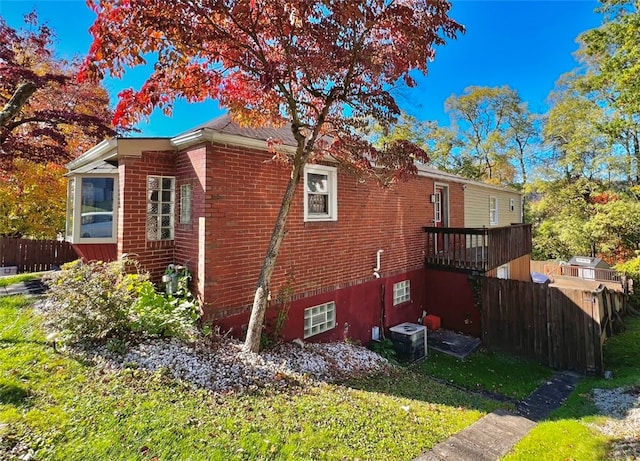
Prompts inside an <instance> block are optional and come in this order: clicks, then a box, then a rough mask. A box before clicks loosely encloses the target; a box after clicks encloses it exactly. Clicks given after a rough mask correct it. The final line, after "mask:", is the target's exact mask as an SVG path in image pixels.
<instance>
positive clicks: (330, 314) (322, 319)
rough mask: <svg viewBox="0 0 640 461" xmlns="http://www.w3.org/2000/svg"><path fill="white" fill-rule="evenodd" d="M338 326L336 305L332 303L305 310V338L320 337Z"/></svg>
mask: <svg viewBox="0 0 640 461" xmlns="http://www.w3.org/2000/svg"><path fill="white" fill-rule="evenodd" d="M335 326H336V303H335V302H333V301H330V302H328V303H324V304H320V305H318V306H313V307H309V308H307V309H305V310H304V337H305V339H306V338H309V337H310V336H314V335H318V334H320V333H323V332H325V331H328V330H331V329H332V328H334V327H335Z"/></svg>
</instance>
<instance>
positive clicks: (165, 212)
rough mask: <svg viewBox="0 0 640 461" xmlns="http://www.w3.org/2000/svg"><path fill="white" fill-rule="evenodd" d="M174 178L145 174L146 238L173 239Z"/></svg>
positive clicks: (151, 239)
mask: <svg viewBox="0 0 640 461" xmlns="http://www.w3.org/2000/svg"><path fill="white" fill-rule="evenodd" d="M175 182H176V180H175V178H174V177H172V176H147V240H150V241H153V240H173V231H174V220H175V218H174V210H175V208H174V207H175V196H176V191H175Z"/></svg>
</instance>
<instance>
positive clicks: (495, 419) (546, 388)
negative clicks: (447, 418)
mask: <svg viewBox="0 0 640 461" xmlns="http://www.w3.org/2000/svg"><path fill="white" fill-rule="evenodd" d="M580 379H581V376H580V375H578V374H576V373H572V372H559V373H556V374H555V375H554V376H553V377H552V378H551V380H550V381H548V382H546V383H545V384H543V385H542V386H540V387H539V388H538V389H537V390H536V391H535V392H533V393H532V394H531V395H530V396H529V397H527V398H526V399H525V400H523V401H522V402H520V403H519V404H518V406H517V410H518V413H519V414H518V415H514V414H511V413H509V412H507V411H504V410H496V411H494V412H493V413H489V414H488V415H486V416H485V417H484V418H481V419H479V420H478V421H476V422H475V423H473V424H472V425H471V426H469V427H467V428H465V429H463V430H462V431H460V432H459V433H457V434H455V435H453V436H451V437H449V438H448V439H447V440H445V441H444V442H440V443H439V444H437V445H436V446H435V447H433V448H432V449H431V450H429V451H428V452H426V453H424V454H422V455H421V456H419V457H417V458H416V459H415V460H414V461H450V460H456V461H495V460H499V459H500V458H502V457H503V456H504V455H506V454H507V453H508V452H509V451H510V450H511V448H513V446H514V445H515V444H516V443H518V442H519V441H520V440H521V439H522V438H523V437H524V436H525V435H527V434H528V433H529V431H530V430H531V429H533V428H534V427H535V426H536V424H537V422H538V421H541V420H542V419H545V418H546V417H548V416H549V414H550V413H551V412H552V411H553V410H555V409H556V408H558V407H559V406H560V405H562V403H563V402H564V401H565V400H566V398H567V397H568V396H569V394H571V392H572V391H573V390H574V389H575V386H576V384H577V383H578V382H579V381H580Z"/></svg>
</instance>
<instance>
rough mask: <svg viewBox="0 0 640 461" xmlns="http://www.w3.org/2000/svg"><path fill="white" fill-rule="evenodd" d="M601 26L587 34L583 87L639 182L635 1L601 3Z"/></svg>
mask: <svg viewBox="0 0 640 461" xmlns="http://www.w3.org/2000/svg"><path fill="white" fill-rule="evenodd" d="M599 11H600V12H602V13H603V15H604V16H603V17H604V20H603V23H602V25H601V26H600V27H598V28H596V29H592V30H589V31H586V32H584V33H583V34H582V35H581V36H580V37H579V41H580V42H581V43H582V44H583V46H582V49H581V51H580V56H581V57H582V58H583V61H584V63H585V64H586V67H587V70H588V72H587V74H586V76H585V78H584V82H583V84H584V87H585V88H586V89H587V90H589V91H591V92H593V94H594V96H595V97H596V98H597V99H598V101H599V104H600V105H601V106H602V107H603V108H605V109H606V111H607V115H608V117H607V120H606V121H605V122H604V123H603V125H602V130H603V132H604V133H606V134H607V135H608V136H609V137H610V138H611V141H612V143H613V144H614V147H615V148H616V149H617V152H618V155H620V156H622V159H623V161H622V162H621V165H622V168H623V174H624V175H625V176H626V178H627V180H628V181H629V182H630V183H636V184H637V183H638V181H639V180H640V78H638V75H640V46H638V44H639V43H640V12H639V11H638V3H637V2H636V1H632V0H601V8H600V9H599Z"/></svg>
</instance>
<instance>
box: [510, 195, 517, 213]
mask: <svg viewBox="0 0 640 461" xmlns="http://www.w3.org/2000/svg"><path fill="white" fill-rule="evenodd" d="M515 210H516V202H515V200H514V199H512V198H510V199H509V211H515Z"/></svg>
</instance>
